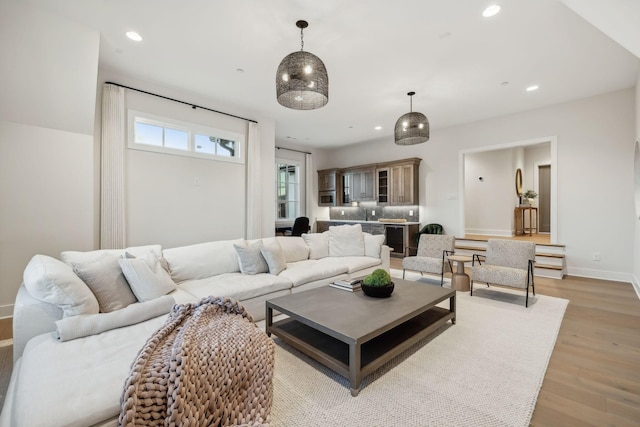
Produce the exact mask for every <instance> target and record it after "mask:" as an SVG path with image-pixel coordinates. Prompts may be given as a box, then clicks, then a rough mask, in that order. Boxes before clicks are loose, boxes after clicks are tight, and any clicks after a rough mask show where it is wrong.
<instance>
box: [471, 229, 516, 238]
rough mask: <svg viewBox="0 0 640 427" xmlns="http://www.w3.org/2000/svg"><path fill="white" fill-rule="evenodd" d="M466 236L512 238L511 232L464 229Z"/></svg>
mask: <svg viewBox="0 0 640 427" xmlns="http://www.w3.org/2000/svg"><path fill="white" fill-rule="evenodd" d="M464 232H465V235H466V234H478V235H481V236H501V237H513V235H514V233H513V231H512V230H488V229H483V228H465V230H464Z"/></svg>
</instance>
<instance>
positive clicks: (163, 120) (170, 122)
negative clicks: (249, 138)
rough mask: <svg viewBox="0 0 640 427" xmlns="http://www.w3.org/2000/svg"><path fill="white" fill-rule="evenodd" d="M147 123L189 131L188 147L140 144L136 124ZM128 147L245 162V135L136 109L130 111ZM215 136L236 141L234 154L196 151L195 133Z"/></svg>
mask: <svg viewBox="0 0 640 427" xmlns="http://www.w3.org/2000/svg"><path fill="white" fill-rule="evenodd" d="M136 122H139V123H146V124H150V125H154V126H159V127H163V128H170V129H176V130H181V131H185V132H187V133H188V149H187V150H179V149H175V148H167V147H158V146H155V145H147V144H138V143H136V138H135V124H136ZM127 124H128V126H127V128H128V144H127V146H128V148H129V149H132V150H141V151H151V152H155V153H163V154H172V155H175V156H184V157H197V158H200V159H207V160H217V161H221V162H231V163H244V147H245V135H243V134H241V133H237V132H231V131H227V130H222V129H216V128H211V127H207V126H203V125H199V124H196V123H188V122H183V121H180V120H175V119H170V118H168V117H162V116H157V115H155V114H149V113H144V112H141V111H136V110H129V111H128V123H127ZM196 134H198V135H207V136H215V137H217V138H221V139H227V140H231V141H235V142H236V150H235V153H234V155H233V156H218V155H215V154H208V153H198V152H196V151H195V135H196Z"/></svg>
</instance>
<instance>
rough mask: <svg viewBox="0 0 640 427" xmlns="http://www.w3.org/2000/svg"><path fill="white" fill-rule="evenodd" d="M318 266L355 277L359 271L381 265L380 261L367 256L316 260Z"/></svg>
mask: <svg viewBox="0 0 640 427" xmlns="http://www.w3.org/2000/svg"><path fill="white" fill-rule="evenodd" d="M318 264H319V266H321V267H323V268H340V269H341V270H342V269H344V270H346V272H347V273H349V274H350V275H351V274H354V273H355V274H356V275H357V273H358V271H360V270H365V269H367V268H370V267H375V266H378V265H381V264H382V260H380V258H372V257H368V256H344V257H328V258H322V259H320V260H318Z"/></svg>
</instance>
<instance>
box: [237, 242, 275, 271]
mask: <svg viewBox="0 0 640 427" xmlns="http://www.w3.org/2000/svg"><path fill="white" fill-rule="evenodd" d="M233 247H234V249H235V250H236V253H237V254H238V264H240V272H241V273H242V274H258V273H266V272H268V271H269V266H268V265H267V261H266V260H265V259H264V257H263V256H262V252H260V249H262V242H261V241H259V240H258V241H257V242H252V243H247V242H244V243H243V244H237V243H236V244H234V245H233Z"/></svg>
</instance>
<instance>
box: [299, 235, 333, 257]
mask: <svg viewBox="0 0 640 427" xmlns="http://www.w3.org/2000/svg"><path fill="white" fill-rule="evenodd" d="M302 239H303V240H304V241H305V243H306V244H307V246H309V259H320V258H326V257H328V256H329V232H328V231H325V232H324V233H306V234H303V235H302Z"/></svg>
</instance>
